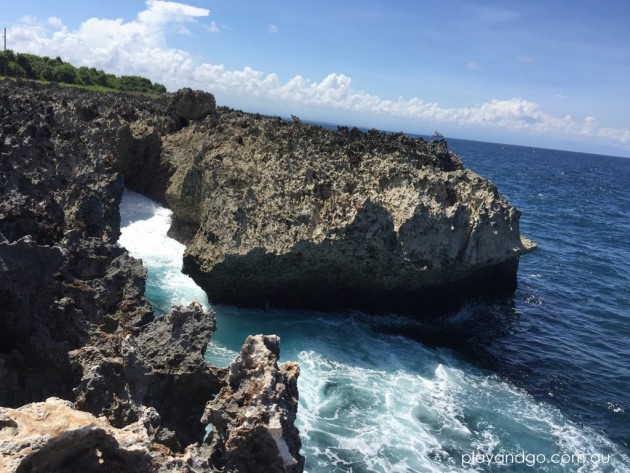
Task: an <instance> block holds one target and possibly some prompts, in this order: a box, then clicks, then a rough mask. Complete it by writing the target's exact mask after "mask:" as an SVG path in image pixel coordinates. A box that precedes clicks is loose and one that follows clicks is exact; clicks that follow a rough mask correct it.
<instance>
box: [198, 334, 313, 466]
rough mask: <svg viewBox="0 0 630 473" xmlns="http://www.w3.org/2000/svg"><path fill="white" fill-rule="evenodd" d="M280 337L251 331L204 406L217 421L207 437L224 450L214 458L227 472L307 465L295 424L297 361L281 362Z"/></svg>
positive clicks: (206, 418)
mask: <svg viewBox="0 0 630 473" xmlns="http://www.w3.org/2000/svg"><path fill="white" fill-rule="evenodd" d="M279 357H280V339H279V338H278V337H277V336H264V335H256V336H249V337H247V340H246V341H245V344H244V345H243V348H242V349H241V354H240V355H239V356H238V358H237V359H236V360H235V361H234V363H232V364H231V365H230V373H229V378H228V383H227V385H226V386H225V387H224V388H223V389H222V390H221V392H220V393H219V394H218V395H217V397H216V398H215V399H214V400H212V401H210V402H209V403H208V405H207V406H206V410H205V413H204V417H203V420H204V422H207V423H210V424H212V426H213V430H212V431H211V433H210V437H209V440H208V442H209V443H210V444H211V445H212V446H213V447H214V448H215V449H216V450H217V451H218V452H222V454H221V455H214V456H213V457H212V461H213V464H214V465H215V466H216V467H218V468H221V469H224V470H225V471H228V472H251V473H255V472H259V471H264V472H268V473H294V472H300V471H302V470H303V468H304V458H303V457H302V456H301V455H300V453H299V451H300V448H301V445H302V444H301V441H300V436H299V433H298V430H297V429H296V428H295V426H294V422H295V415H296V413H297V406H298V390H297V379H298V376H299V374H300V370H299V367H298V366H297V365H296V364H295V363H291V362H289V363H285V364H283V365H281V366H278V358H279Z"/></svg>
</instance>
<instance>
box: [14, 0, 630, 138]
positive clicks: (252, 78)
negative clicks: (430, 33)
mask: <svg viewBox="0 0 630 473" xmlns="http://www.w3.org/2000/svg"><path fill="white" fill-rule="evenodd" d="M209 15H210V11H209V10H207V9H204V8H198V7H193V6H190V5H186V4H182V3H176V2H170V1H162V0H147V1H146V8H145V9H144V10H143V11H141V12H140V13H138V15H137V17H136V18H135V19H134V20H132V21H128V22H125V21H123V20H121V19H100V18H90V19H88V20H86V21H85V22H83V23H82V24H81V25H80V26H79V28H78V29H76V30H70V29H69V28H68V27H67V26H65V25H64V24H63V22H62V21H61V20H60V19H58V18H51V19H48V20H47V21H45V22H39V21H38V20H37V19H35V18H27V19H24V20H23V21H21V22H20V23H19V24H18V25H16V26H14V27H12V28H11V29H10V31H9V37H10V38H11V41H12V45H11V47H12V48H13V49H15V50H17V51H21V52H31V53H35V54H42V55H47V56H53V57H54V56H61V57H62V58H64V59H65V60H67V61H70V62H72V63H74V64H76V65H86V66H90V67H97V68H102V69H105V70H107V71H109V72H113V73H118V74H139V75H144V76H147V77H150V78H151V79H152V80H155V81H157V82H161V83H164V84H165V85H167V87H169V88H170V89H176V88H178V87H182V86H193V87H196V88H202V89H206V90H209V91H211V92H214V93H217V94H219V93H224V94H225V95H228V96H233V97H241V98H251V99H262V100H264V101H267V103H273V104H287V105H288V106H289V107H288V109H289V110H291V109H293V110H295V109H296V108H297V107H300V108H304V107H308V106H315V107H318V108H322V107H323V108H328V109H338V110H344V111H347V112H349V113H356V114H357V116H359V114H380V115H388V116H393V117H399V118H404V119H410V120H411V121H415V120H424V121H427V122H431V123H436V122H437V123H440V122H441V123H452V124H455V125H463V126H475V127H488V128H493V129H505V130H508V131H511V132H523V133H535V134H543V135H554V136H559V137H565V138H566V137H584V138H591V139H592V138H599V139H601V140H608V141H610V140H613V141H616V142H619V143H623V144H626V145H628V144H630V130H628V129H621V128H612V127H605V126H603V125H601V124H600V123H598V122H597V120H596V119H595V118H593V117H587V118H586V119H584V120H582V121H580V120H576V119H574V118H572V117H571V116H570V115H566V116H562V117H559V116H554V115H552V114H549V113H547V112H545V111H544V110H543V109H542V108H541V107H540V106H539V105H538V104H536V103H534V102H531V101H528V100H526V99H523V98H511V99H507V100H498V99H497V100H490V101H488V102H486V103H483V104H480V105H475V106H473V107H443V106H441V105H439V104H438V103H435V102H427V101H424V100H422V99H420V98H417V97H413V98H409V99H405V98H403V97H399V98H398V99H395V100H392V99H385V98H382V97H379V96H377V95H374V94H370V93H368V92H364V91H360V90H357V89H355V88H354V87H353V85H352V79H351V78H350V77H349V76H347V75H344V74H339V73H334V72H333V73H330V74H328V75H327V76H326V77H324V78H323V79H321V80H312V79H309V78H306V77H303V76H300V75H297V76H295V77H293V78H291V79H289V80H288V81H286V82H285V81H283V80H281V79H280V77H279V76H278V75H277V74H275V73H266V72H263V71H259V70H255V69H252V68H250V67H244V68H243V69H242V70H229V69H227V68H226V67H225V66H223V65H221V64H212V63H208V62H206V63H204V62H202V61H200V60H198V59H197V58H196V57H195V56H193V55H192V54H190V53H188V52H187V51H183V50H180V49H175V48H171V47H169V46H168V45H167V41H166V32H167V31H170V32H176V33H185V34H191V33H190V30H191V29H192V30H193V31H194V27H195V26H196V25H195V24H196V23H198V22H199V20H200V19H204V18H207V17H208V16H209ZM270 26H272V25H270ZM198 27H199V29H203V28H205V29H206V30H208V31H210V32H218V30H219V28H218V27H217V25H216V23H214V22H211V23H210V24H209V26H208V24H200V25H198ZM270 31H271V30H270ZM468 67H469V69H473V70H474V69H479V67H480V66H479V65H478V64H477V63H475V62H474V61H473V62H471V63H469V64H468Z"/></svg>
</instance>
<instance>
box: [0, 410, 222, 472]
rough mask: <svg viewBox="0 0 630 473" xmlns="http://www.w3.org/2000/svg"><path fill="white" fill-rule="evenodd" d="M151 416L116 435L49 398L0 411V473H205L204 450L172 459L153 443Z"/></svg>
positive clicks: (206, 449) (146, 412)
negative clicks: (0, 472)
mask: <svg viewBox="0 0 630 473" xmlns="http://www.w3.org/2000/svg"><path fill="white" fill-rule="evenodd" d="M155 418H156V413H155V411H154V410H153V409H151V408H147V409H144V410H143V412H142V414H141V416H140V419H139V420H138V421H137V422H134V423H131V424H129V425H127V426H125V427H124V428H122V429H119V428H116V427H114V426H112V425H111V424H110V423H109V422H108V420H107V419H105V418H104V417H95V416H94V415H92V414H89V413H87V412H83V411H79V410H77V409H76V408H75V406H73V405H72V403H70V402H68V401H64V400H61V399H58V398H49V399H47V400H46V401H45V402H39V403H33V404H27V405H25V406H23V407H20V408H19V409H7V408H3V407H0V471H2V472H7V473H8V472H15V473H66V472H67V473H70V472H90V473H112V472H116V473H173V472H178V473H208V472H212V471H216V470H213V469H212V468H211V466H210V465H209V463H208V461H207V458H208V457H209V455H210V452H209V447H208V446H207V445H191V446H189V447H188V448H186V450H185V451H184V452H182V453H173V452H171V451H170V450H168V449H166V448H164V447H162V446H161V445H160V444H159V443H156V431H155V428H154V426H153V424H154V423H155Z"/></svg>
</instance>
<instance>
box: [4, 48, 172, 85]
mask: <svg viewBox="0 0 630 473" xmlns="http://www.w3.org/2000/svg"><path fill="white" fill-rule="evenodd" d="M0 76H6V77H10V78H14V79H28V80H33V81H38V82H42V83H50V82H54V83H57V84H61V85H65V86H70V87H80V88H83V89H88V90H91V91H93V92H128V93H136V94H142V95H150V96H154V97H155V96H159V95H162V94H164V93H166V87H164V86H163V85H162V84H154V83H153V82H151V81H150V80H149V79H147V78H146V77H140V76H120V77H118V76H115V75H114V74H108V73H106V72H104V71H102V70H99V69H95V68H93V67H85V66H82V67H78V68H77V67H75V66H73V65H72V64H69V63H67V62H64V61H62V60H61V58H60V57H57V58H55V59H51V58H49V57H47V56H43V57H42V56H36V55H34V54H22V53H17V54H16V53H14V52H13V51H11V50H7V51H0Z"/></svg>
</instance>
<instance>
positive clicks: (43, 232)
mask: <svg viewBox="0 0 630 473" xmlns="http://www.w3.org/2000/svg"><path fill="white" fill-rule="evenodd" d="M206 102H207V100H206ZM207 105H208V103H206V106H207ZM180 126H182V122H181V120H180V119H177V118H174V117H173V115H172V110H171V108H170V102H169V100H168V99H163V100H161V99H158V100H155V99H147V98H140V97H125V96H121V95H116V94H114V95H109V94H93V93H90V92H86V91H80V90H76V89H68V88H62V87H58V86H41V85H37V84H31V83H28V82H21V83H20V84H19V85H16V83H14V82H12V81H6V80H5V81H0V197H1V198H0V386H1V387H2V389H0V406H10V407H14V408H15V409H11V408H8V407H7V408H0V451H1V452H2V455H0V471H3V472H4V471H7V472H9V471H18V472H31V473H34V472H50V471H55V472H57V471H59V472H65V471H95V472H99V471H103V472H115V471H119V472H145V471H146V472H172V471H178V472H179V471H181V472H191V473H192V472H207V471H213V467H212V465H211V461H210V459H211V458H214V457H222V456H223V451H222V450H219V449H220V448H224V445H216V446H214V447H213V446H212V445H209V444H207V443H203V438H204V435H205V424H203V423H202V422H201V416H202V414H203V412H204V408H205V405H206V403H207V402H208V401H209V400H210V399H213V398H214V396H215V395H216V394H217V393H218V392H219V391H220V390H221V389H222V387H224V386H225V385H226V384H227V379H228V371H227V370H225V369H218V368H216V367H213V366H211V365H209V364H208V363H207V362H206V361H205V360H204V359H203V352H204V351H205V348H206V346H207V343H208V340H209V337H210V336H211V334H212V332H213V331H214V324H215V322H214V316H213V314H212V313H204V312H203V310H202V308H201V306H199V305H198V304H193V305H190V306H188V307H176V308H174V309H173V310H172V311H171V312H170V313H169V314H167V315H165V316H163V317H161V318H158V319H156V318H154V315H153V310H152V308H151V306H150V305H149V304H148V302H147V301H146V300H145V298H144V289H145V282H146V269H145V268H144V267H143V266H142V262H141V261H139V260H136V259H134V258H132V257H130V256H129V254H128V253H127V251H126V250H125V249H124V248H121V247H119V246H118V245H116V243H115V241H116V239H117V238H118V235H119V233H120V216H119V208H118V207H119V204H120V199H121V196H122V190H123V181H124V180H126V181H127V182H128V183H130V184H132V185H134V186H135V187H136V188H138V189H139V190H143V191H145V192H147V193H148V192H149V190H151V189H152V190H153V191H154V192H155V193H156V194H158V196H159V195H163V194H164V192H165V188H166V182H167V181H168V177H169V176H170V174H169V173H170V172H171V170H169V168H168V167H163V168H160V169H161V170H158V169H157V167H154V164H156V166H158V165H159V166H161V165H162V164H161V163H166V161H162V160H161V149H162V148H161V139H162V137H163V136H164V135H166V134H168V133H172V132H174V131H176V130H177V129H178V127H180ZM160 189H162V190H160ZM153 197H155V195H153ZM51 397H55V398H63V399H65V401H61V400H60V399H52V398H51ZM47 399H48V400H47ZM71 402H72V403H73V404H71ZM28 403H30V404H28ZM252 405H253V404H252ZM18 406H23V407H18ZM278 408H279V409H284V408H283V407H280V406H279V407H278ZM287 408H288V409H289V411H288V412H293V411H291V409H293V407H292V406H291V405H289V406H288V407H287ZM287 415H288V414H287ZM244 452H245V451H244V450H243V451H242V453H243V454H244Z"/></svg>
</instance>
